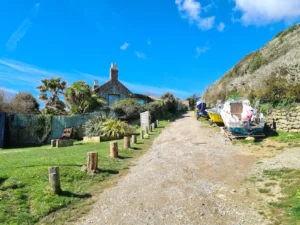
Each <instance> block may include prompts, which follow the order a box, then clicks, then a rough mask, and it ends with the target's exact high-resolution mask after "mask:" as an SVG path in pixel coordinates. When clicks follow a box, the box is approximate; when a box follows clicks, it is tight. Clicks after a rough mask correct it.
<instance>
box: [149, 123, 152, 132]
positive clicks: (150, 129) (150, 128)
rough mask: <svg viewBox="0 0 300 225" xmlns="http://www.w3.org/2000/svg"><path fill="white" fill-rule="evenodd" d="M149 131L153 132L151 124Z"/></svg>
mask: <svg viewBox="0 0 300 225" xmlns="http://www.w3.org/2000/svg"><path fill="white" fill-rule="evenodd" d="M149 131H150V132H152V125H151V124H150V126H149Z"/></svg>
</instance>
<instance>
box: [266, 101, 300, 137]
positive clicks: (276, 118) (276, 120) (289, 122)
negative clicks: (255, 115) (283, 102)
mask: <svg viewBox="0 0 300 225" xmlns="http://www.w3.org/2000/svg"><path fill="white" fill-rule="evenodd" d="M266 122H267V125H268V126H270V127H271V128H273V129H275V130H279V131H285V132H298V133H300V105H296V106H292V107H290V108H289V109H273V110H272V111H271V112H270V114H269V115H268V116H267V120H266Z"/></svg>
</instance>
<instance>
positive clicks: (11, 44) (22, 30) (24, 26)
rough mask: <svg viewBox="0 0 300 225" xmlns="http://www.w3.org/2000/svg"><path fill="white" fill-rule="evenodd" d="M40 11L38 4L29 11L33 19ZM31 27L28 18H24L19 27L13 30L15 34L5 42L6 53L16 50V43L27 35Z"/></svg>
mask: <svg viewBox="0 0 300 225" xmlns="http://www.w3.org/2000/svg"><path fill="white" fill-rule="evenodd" d="M39 10H40V3H36V4H35V5H34V7H33V9H32V11H31V14H32V16H33V17H35V16H36V15H37V14H38V12H39ZM32 25H33V23H32V21H31V20H30V19H29V18H26V19H25V20H24V21H23V22H22V23H21V25H20V26H19V27H18V28H17V29H16V30H15V32H14V33H13V34H12V35H11V36H10V38H9V39H8V41H7V42H6V48H7V51H9V52H13V51H15V50H16V48H17V46H18V43H19V42H20V41H21V40H22V38H23V37H24V36H25V34H26V33H27V31H28V29H29V28H30V27H31V26H32Z"/></svg>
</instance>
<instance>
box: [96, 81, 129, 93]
mask: <svg viewBox="0 0 300 225" xmlns="http://www.w3.org/2000/svg"><path fill="white" fill-rule="evenodd" d="M94 91H95V92H96V93H97V94H100V95H103V94H104V93H108V94H124V95H132V92H131V91H130V90H129V89H128V88H127V87H126V86H125V85H124V84H122V83H121V82H120V81H118V80H109V81H107V82H106V83H104V84H103V85H101V86H99V87H97V88H95V90H94Z"/></svg>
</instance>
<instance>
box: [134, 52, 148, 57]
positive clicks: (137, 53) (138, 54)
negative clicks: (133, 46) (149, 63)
mask: <svg viewBox="0 0 300 225" xmlns="http://www.w3.org/2000/svg"><path fill="white" fill-rule="evenodd" d="M135 55H136V56H137V57H138V58H140V59H146V56H145V54H144V53H142V52H138V51H136V52H135Z"/></svg>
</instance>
